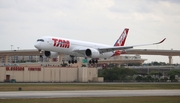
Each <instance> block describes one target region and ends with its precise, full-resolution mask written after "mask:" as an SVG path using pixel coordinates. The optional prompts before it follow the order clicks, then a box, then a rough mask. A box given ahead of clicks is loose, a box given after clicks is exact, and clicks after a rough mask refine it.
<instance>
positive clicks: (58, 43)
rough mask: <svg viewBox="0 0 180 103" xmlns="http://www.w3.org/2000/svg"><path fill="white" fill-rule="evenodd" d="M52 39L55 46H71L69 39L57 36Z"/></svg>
mask: <svg viewBox="0 0 180 103" xmlns="http://www.w3.org/2000/svg"><path fill="white" fill-rule="evenodd" d="M52 40H53V41H54V45H53V46H55V47H61V48H69V47H70V42H69V40H63V39H56V38H52Z"/></svg>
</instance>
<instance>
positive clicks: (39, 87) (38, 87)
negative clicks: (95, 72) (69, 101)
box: [0, 83, 180, 91]
mask: <svg viewBox="0 0 180 103" xmlns="http://www.w3.org/2000/svg"><path fill="white" fill-rule="evenodd" d="M19 87H21V88H22V90H23V91H62V90H156V89H180V84H88V83H87V84H81V83H77V84H73V83H72V84H60V83H59V84H19V83H15V84H0V91H17V90H18V88H19Z"/></svg>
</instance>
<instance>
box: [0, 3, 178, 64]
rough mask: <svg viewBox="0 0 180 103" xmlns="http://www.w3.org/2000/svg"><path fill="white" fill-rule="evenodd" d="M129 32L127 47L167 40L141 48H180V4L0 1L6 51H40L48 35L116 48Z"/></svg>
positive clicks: (175, 59)
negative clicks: (38, 46)
mask: <svg viewBox="0 0 180 103" xmlns="http://www.w3.org/2000/svg"><path fill="white" fill-rule="evenodd" d="M124 28H129V34H128V37H127V40H126V43H125V45H136V44H146V43H154V42H158V41H160V40H162V39H163V38H166V41H165V42H164V43H162V44H159V45H154V46H145V47H138V48H135V49H164V50H171V49H173V50H180V0H0V44H1V45H0V50H10V49H11V45H13V46H12V49H18V48H19V49H35V48H34V43H35V42H36V40H37V38H39V37H41V36H47V35H49V36H56V37H63V38H70V39H77V40H83V41H89V42H96V43H102V44H107V45H113V44H114V43H115V41H116V40H117V38H118V37H119V36H120V34H121V33H122V31H123V30H124ZM142 58H144V59H148V60H147V61H146V62H151V61H158V62H160V61H161V62H168V57H165V56H142ZM173 63H180V57H179V56H177V57H173Z"/></svg>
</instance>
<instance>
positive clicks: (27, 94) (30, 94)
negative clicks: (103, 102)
mask: <svg viewBox="0 0 180 103" xmlns="http://www.w3.org/2000/svg"><path fill="white" fill-rule="evenodd" d="M118 96H121V97H123V96H180V90H87V91H16V92H0V99H8V98H62V97H66V98H69V97H118Z"/></svg>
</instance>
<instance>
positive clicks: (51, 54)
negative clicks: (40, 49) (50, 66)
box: [44, 51, 58, 58]
mask: <svg viewBox="0 0 180 103" xmlns="http://www.w3.org/2000/svg"><path fill="white" fill-rule="evenodd" d="M44 55H45V56H46V57H48V58H57V57H58V53H57V52H52V51H44Z"/></svg>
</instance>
